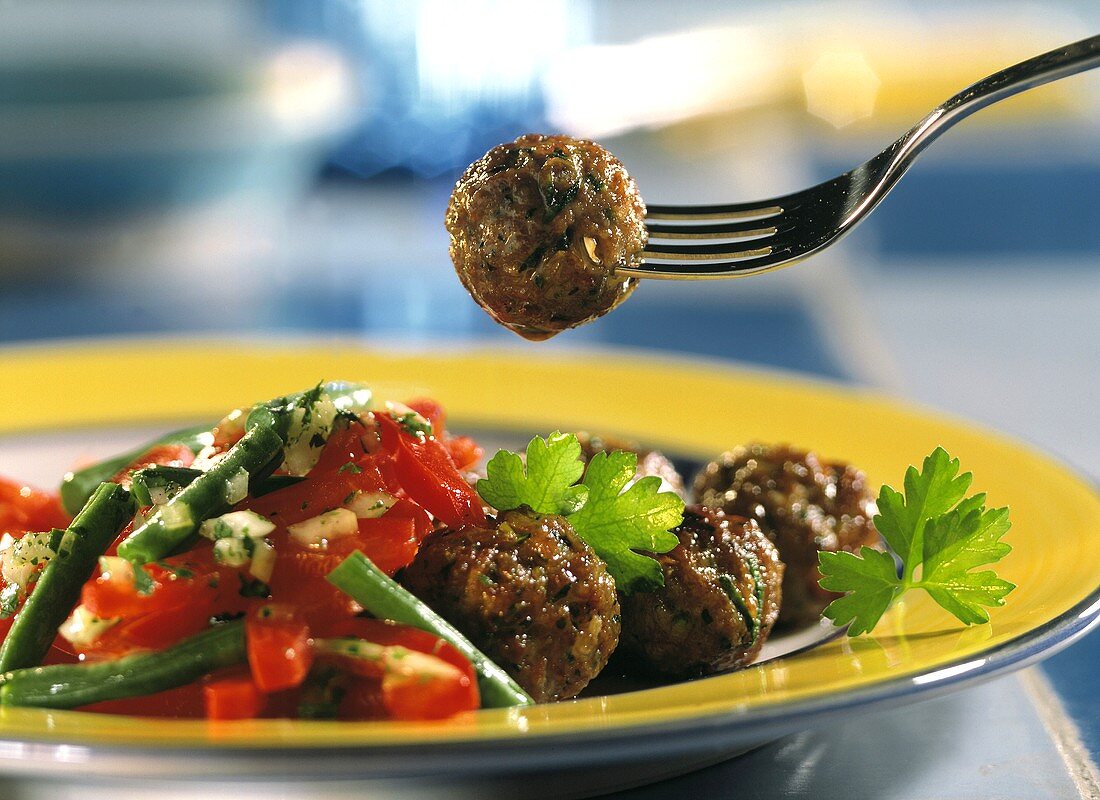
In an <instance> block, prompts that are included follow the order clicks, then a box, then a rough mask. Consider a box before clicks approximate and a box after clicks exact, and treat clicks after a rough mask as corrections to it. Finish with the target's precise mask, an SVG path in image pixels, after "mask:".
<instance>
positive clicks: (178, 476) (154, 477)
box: [130, 464, 305, 506]
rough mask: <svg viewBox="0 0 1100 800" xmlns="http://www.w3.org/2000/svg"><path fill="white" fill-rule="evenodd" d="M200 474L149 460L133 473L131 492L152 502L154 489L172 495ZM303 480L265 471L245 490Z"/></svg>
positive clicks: (257, 493)
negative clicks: (148, 463) (148, 462)
mask: <svg viewBox="0 0 1100 800" xmlns="http://www.w3.org/2000/svg"><path fill="white" fill-rule="evenodd" d="M200 475H202V470H200V469H191V468H190V467H170V466H164V465H162V464H151V465H150V466H148V467H142V468H141V469H139V470H138V471H137V472H135V473H133V475H132V476H131V479H132V481H133V483H132V485H131V487H130V491H131V492H133V494H134V499H135V500H137V501H138V505H142V506H151V505H153V500H154V496H153V495H154V493H157V494H160V495H162V496H164V497H166V498H171V497H172V496H173V495H175V494H178V493H179V491H180V490H181V489H183V488H184V487H185V486H189V485H190V484H191V483H193V482H194V480H195V479H196V478H197V477H199V476H200ZM304 480H305V478H303V477H299V476H297V475H268V476H267V477H266V478H265V477H261V476H259V475H257V476H256V477H254V478H253V479H252V480H250V481H249V482H248V493H249V495H251V496H252V497H263V496H264V495H265V494H270V493H271V492H277V491H279V490H280V489H286V488H287V487H289V486H293V485H294V484H296V483H301V482H302V481H304Z"/></svg>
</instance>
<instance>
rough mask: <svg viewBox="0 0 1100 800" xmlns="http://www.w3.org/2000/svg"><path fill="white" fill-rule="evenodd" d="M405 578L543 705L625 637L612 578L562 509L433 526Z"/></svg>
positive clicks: (564, 693)
mask: <svg viewBox="0 0 1100 800" xmlns="http://www.w3.org/2000/svg"><path fill="white" fill-rule="evenodd" d="M401 580H402V582H403V583H404V584H405V586H406V587H408V588H409V590H410V591H412V592H413V593H414V594H416V595H417V596H418V597H420V598H421V599H422V600H424V602H426V603H427V604H428V605H429V606H431V607H432V608H433V609H434V610H435V611H436V612H438V613H439V614H441V615H442V616H443V617H445V618H446V619H447V620H448V621H450V622H451V623H452V624H453V625H454V626H455V627H457V628H458V629H459V630H461V631H462V632H463V633H464V634H466V635H467V636H468V637H470V639H471V640H472V641H473V643H474V644H475V645H477V647H478V648H480V649H481V650H482V651H483V652H484V653H485V654H486V655H487V656H489V658H491V659H493V660H494V661H496V662H497V663H498V664H499V665H500V666H501V667H503V668H504V669H505V670H506V671H507V672H508V674H510V675H511V676H512V677H513V678H515V680H516V682H517V683H519V684H520V686H522V687H523V688H524V689H526V690H527V692H528V693H529V694H530V695H531V696H532V697H533V698H534V699H535V700H537V701H539V702H547V701H550V700H561V699H565V698H569V697H574V696H576V695H577V693H578V692H580V691H581V690H582V689H583V688H584V687H585V686H586V685H588V682H589V681H590V680H592V679H593V678H594V677H596V675H597V674H599V672H600V670H602V669H603V668H604V666H605V665H606V664H607V659H608V658H609V657H610V656H611V653H612V651H613V650H614V649H615V646H616V644H618V641H619V601H618V598H617V597H616V595H615V581H614V579H612V577H611V575H610V574H609V573H608V572H607V567H606V566H605V565H604V563H603V561H601V560H600V559H599V558H598V557H597V556H596V554H595V553H594V552H592V550H591V549H590V548H589V547H588V545H587V544H585V543H584V542H583V541H582V540H581V539H580V537H578V536H577V534H576V533H574V531H573V528H572V526H571V525H570V524H569V523H568V522H566V520H565V519H564V518H563V517H559V516H556V515H538V514H534V513H532V512H530V511H526V510H524V511H507V512H504V513H503V514H501V515H499V517H497V519H496V521H495V525H494V526H493V527H489V528H475V527H466V528H461V529H458V530H454V529H444V530H439V531H435V532H434V533H431V534H429V536H428V537H427V538H426V539H425V540H424V542H423V543H422V544H421V545H420V551H419V552H418V553H417V555H416V558H415V559H413V562H412V563H411V564H410V565H409V566H408V567H406V568H405V570H404V572H403V573H402V576H401Z"/></svg>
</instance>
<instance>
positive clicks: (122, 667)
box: [0, 620, 247, 708]
mask: <svg viewBox="0 0 1100 800" xmlns="http://www.w3.org/2000/svg"><path fill="white" fill-rule="evenodd" d="M246 659H247V651H246V648H245V633H244V622H243V621H241V620H236V621H234V622H227V623H224V624H221V625H217V626H215V627H213V628H210V629H208V630H205V631H203V632H202V633H199V634H197V635H195V636H192V637H190V638H189V639H184V640H183V641H182V642H180V643H179V644H176V645H174V646H172V647H169V648H168V649H167V650H160V651H156V652H151V653H139V654H137V655H131V656H125V657H123V658H119V659H116V660H114V661H97V662H88V663H83V664H55V665H53V666H49V667H35V668H33V669H19V670H15V671H14V672H7V673H5V674H3V675H0V705H8V706H36V707H39V708H76V707H77V706H85V705H88V704H89V703H98V702H101V701H103V700H118V699H121V698H123V697H141V696H144V695H149V694H153V693H155V692H162V691H164V690H165V689H173V688H175V687H177V686H183V685H185V684H188V683H191V682H192V681H194V680H197V679H198V678H200V677H202V676H203V675H205V674H206V673H208V672H213V671H214V670H216V669H221V668H223V667H229V666H233V665H234V664H242V663H244V662H245V661H246Z"/></svg>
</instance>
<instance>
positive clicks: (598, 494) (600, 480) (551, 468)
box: [477, 432, 684, 593]
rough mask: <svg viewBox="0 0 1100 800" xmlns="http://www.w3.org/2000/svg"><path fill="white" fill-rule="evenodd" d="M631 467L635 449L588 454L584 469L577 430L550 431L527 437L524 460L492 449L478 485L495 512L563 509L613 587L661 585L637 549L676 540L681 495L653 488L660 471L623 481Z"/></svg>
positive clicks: (661, 549) (652, 564)
mask: <svg viewBox="0 0 1100 800" xmlns="http://www.w3.org/2000/svg"><path fill="white" fill-rule="evenodd" d="M637 467H638V456H637V455H636V454H634V453H629V452H624V451H622V450H616V451H614V452H612V453H597V454H596V455H594V456H593V457H592V460H591V461H590V462H589V463H588V467H587V471H586V469H585V464H584V461H583V460H582V458H581V445H580V442H579V441H577V437H576V436H574V435H573V434H571V433H566V434H563V433H560V432H555V433H552V434H550V435H549V436H548V437H546V438H545V439H543V438H541V437H539V436H536V437H535V438H533V439H532V440H531V442H530V443H529V444H528V445H527V463H526V465H525V464H524V460H523V459H522V458H520V456H519V455H518V454H517V453H510V452H508V451H507V450H501V451H500V452H498V453H497V454H496V455H495V456H493V457H492V459H490V461H489V463H488V465H486V474H487V475H488V477H486V478H484V479H482V480H480V481H478V483H477V491H478V493H479V494H480V495H481V498H482V499H483V500H484V501H485V502H486V503H488V504H489V505H491V506H493V507H494V508H496V509H497V510H499V511H510V510H512V509H514V508H519V507H520V506H527V507H529V508H530V509H531V510H532V511H535V512H536V513H539V514H561V515H563V516H565V518H566V519H567V520H568V521H569V523H570V524H571V525H572V526H573V529H574V530H575V531H576V532H577V535H578V536H580V537H581V538H582V539H583V540H584V541H585V542H587V543H588V546H589V547H591V548H592V549H593V550H594V551H595V552H596V555H598V556H599V557H600V558H602V559H603V560H604V562H605V563H606V564H607V568H608V571H609V572H610V573H611V577H612V578H614V579H615V584H616V585H617V586H618V588H619V590H620V591H623V592H627V593H629V592H631V591H633V590H635V589H643V590H644V589H652V588H656V587H659V586H662V585H664V574H663V573H662V572H661V566H660V564H658V563H657V562H656V561H655V560H654V559H653V558H651V557H650V556H648V555H643V554H642V553H640V552H637V551H645V552H651V553H667V552H668V551H669V550H671V549H672V548H673V547H675V546H676V545H677V544H678V543H679V538H678V537H677V536H676V535H675V534H673V533H669V530H670V529H671V528H675V527H676V526H677V525H679V524H680V523H681V522H683V519H684V501H683V500H682V499H681V498H680V497H679V495H677V494H674V493H673V492H662V491H660V488H661V479H660V478H657V477H652V476H651V477H646V478H642V479H641V480H638V481H636V482H635V483H634V484H633V485H632V486H630V488H626V487H627V484H628V483H630V481H632V480H633V479H634V477H635V474H636V471H637ZM582 475H584V480H583V481H581V482H580V483H579V484H578V483H577V481H578V480H579V479H580V478H581V476H582ZM624 489H625V491H624Z"/></svg>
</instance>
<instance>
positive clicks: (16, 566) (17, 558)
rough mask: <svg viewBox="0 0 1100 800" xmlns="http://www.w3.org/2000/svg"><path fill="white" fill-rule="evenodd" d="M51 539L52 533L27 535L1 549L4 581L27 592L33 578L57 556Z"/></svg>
mask: <svg viewBox="0 0 1100 800" xmlns="http://www.w3.org/2000/svg"><path fill="white" fill-rule="evenodd" d="M50 538H51V534H50V533H26V534H24V535H23V537H22V538H21V539H14V538H13V539H12V541H11V542H10V543H9V544H7V545H6V546H4V547H3V548H2V549H0V574H2V575H3V577H4V580H5V581H6V582H7V583H8V584H14V585H15V586H18V587H19V590H20V592H26V590H27V585H28V584H29V583H30V580H31V576H32V575H33V574H34V573H35V572H37V571H38V569H39V567H41V566H42V565H43V564H45V563H46V562H48V561H49V560H50V559H51V558H53V557H54V556H56V555H57V553H56V552H55V551H54V550H53V548H52V547H50ZM0 544H2V542H0Z"/></svg>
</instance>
